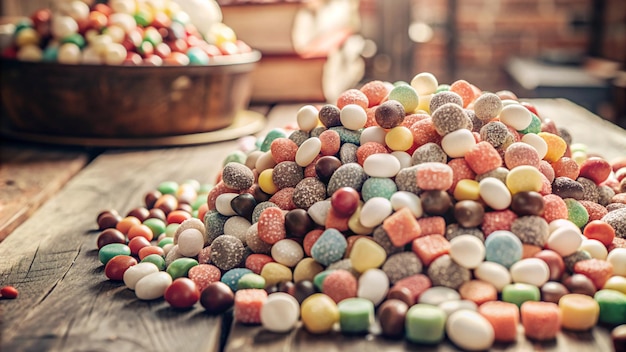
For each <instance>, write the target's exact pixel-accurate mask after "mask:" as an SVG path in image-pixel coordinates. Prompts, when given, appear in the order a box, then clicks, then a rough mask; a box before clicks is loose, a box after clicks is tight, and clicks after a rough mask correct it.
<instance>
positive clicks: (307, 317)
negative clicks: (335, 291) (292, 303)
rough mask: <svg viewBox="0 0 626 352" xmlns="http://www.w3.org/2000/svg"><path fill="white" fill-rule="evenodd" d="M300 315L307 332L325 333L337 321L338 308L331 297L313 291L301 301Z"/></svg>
mask: <svg viewBox="0 0 626 352" xmlns="http://www.w3.org/2000/svg"><path fill="white" fill-rule="evenodd" d="M266 265H267V264H266ZM300 317H301V319H302V324H303V325H304V328H305V329H307V331H308V332H310V333H312V334H325V333H327V332H329V331H331V330H332V328H333V325H335V323H337V322H339V308H338V307H337V304H336V303H335V301H333V299H332V298H330V297H328V296H327V295H325V294H323V293H315V294H312V295H311V296H309V297H307V299H305V300H304V301H303V302H302V305H301V306H300Z"/></svg>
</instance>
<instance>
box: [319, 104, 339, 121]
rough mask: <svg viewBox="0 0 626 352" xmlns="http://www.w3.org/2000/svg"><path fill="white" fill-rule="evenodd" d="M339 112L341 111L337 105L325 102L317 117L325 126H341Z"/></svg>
mask: <svg viewBox="0 0 626 352" xmlns="http://www.w3.org/2000/svg"><path fill="white" fill-rule="evenodd" d="M340 114H341V111H340V110H339V108H338V107H336V106H335V105H332V104H326V105H324V106H322V108H321V109H320V112H319V113H318V118H319V119H320V122H321V123H322V124H323V125H324V126H326V127H334V126H341V119H340Z"/></svg>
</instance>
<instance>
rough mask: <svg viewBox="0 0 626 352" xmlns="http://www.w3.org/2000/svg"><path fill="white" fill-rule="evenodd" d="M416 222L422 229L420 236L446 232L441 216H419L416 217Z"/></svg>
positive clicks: (444, 222) (444, 221)
mask: <svg viewBox="0 0 626 352" xmlns="http://www.w3.org/2000/svg"><path fill="white" fill-rule="evenodd" d="M417 223H418V224H419V225H420V228H421V229H422V234H421V236H427V235H445V233H446V220H445V219H444V218H443V217H442V216H429V217H427V218H419V219H417Z"/></svg>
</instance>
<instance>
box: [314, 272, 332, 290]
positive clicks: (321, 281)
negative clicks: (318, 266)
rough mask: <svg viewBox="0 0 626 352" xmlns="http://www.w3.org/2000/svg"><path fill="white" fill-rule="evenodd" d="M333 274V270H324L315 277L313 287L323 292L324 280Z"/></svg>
mask: <svg viewBox="0 0 626 352" xmlns="http://www.w3.org/2000/svg"><path fill="white" fill-rule="evenodd" d="M331 272H333V270H332V269H331V270H324V271H322V272H320V273H318V274H317V275H315V276H314V277H313V285H315V287H316V288H317V289H318V290H319V291H322V285H323V284H324V279H326V276H328V274H330V273H331Z"/></svg>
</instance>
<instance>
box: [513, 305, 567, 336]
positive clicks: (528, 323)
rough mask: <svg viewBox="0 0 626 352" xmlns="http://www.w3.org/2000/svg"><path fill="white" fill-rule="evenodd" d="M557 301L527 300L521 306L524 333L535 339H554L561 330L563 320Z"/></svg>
mask: <svg viewBox="0 0 626 352" xmlns="http://www.w3.org/2000/svg"><path fill="white" fill-rule="evenodd" d="M561 312H562V311H561V310H560V309H559V306H557V305H556V303H552V302H534V301H526V302H524V303H522V305H521V307H520V315H521V321H522V325H523V326H524V334H525V335H526V337H528V338H530V339H533V340H539V341H541V340H552V339H554V338H556V335H557V333H558V332H559V331H560V330H561V322H562V320H563V318H562V315H561Z"/></svg>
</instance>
